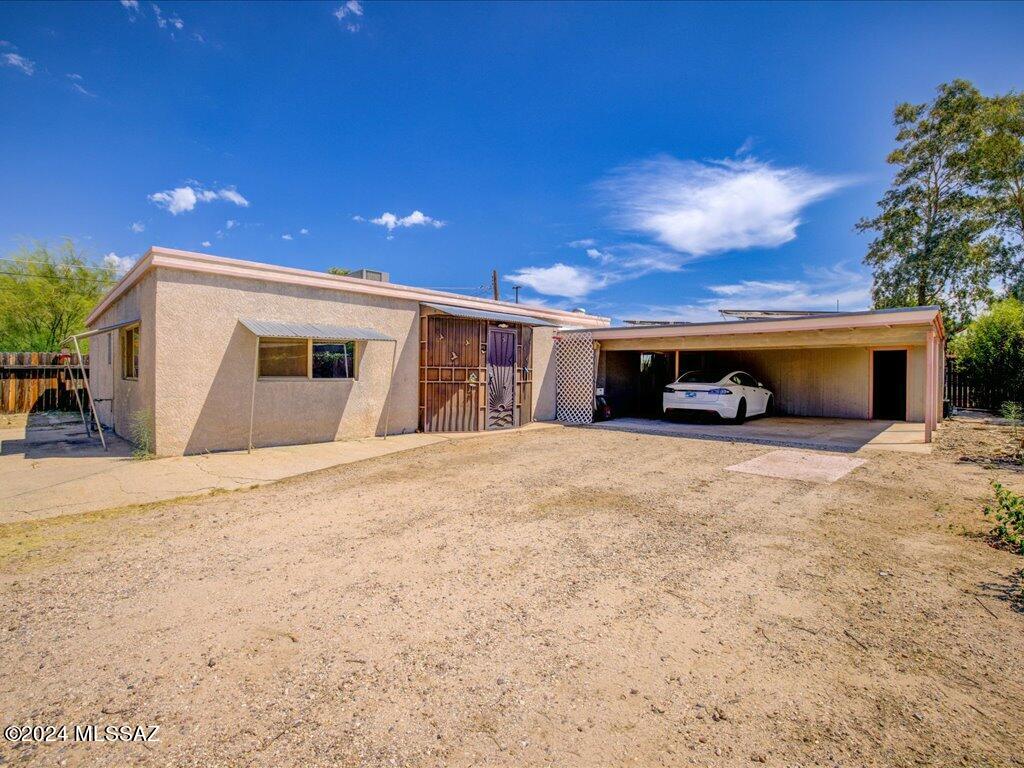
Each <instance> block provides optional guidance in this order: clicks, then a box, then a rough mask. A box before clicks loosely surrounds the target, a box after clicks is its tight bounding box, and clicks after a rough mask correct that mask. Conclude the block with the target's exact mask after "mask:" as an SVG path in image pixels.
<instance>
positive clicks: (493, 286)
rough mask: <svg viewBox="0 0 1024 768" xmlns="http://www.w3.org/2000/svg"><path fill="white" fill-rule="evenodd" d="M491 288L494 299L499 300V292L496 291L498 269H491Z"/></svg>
mask: <svg viewBox="0 0 1024 768" xmlns="http://www.w3.org/2000/svg"><path fill="white" fill-rule="evenodd" d="M491 290H492V291H493V292H494V300H495V301H500V300H501V294H500V293H498V270H496V269H492V270H491Z"/></svg>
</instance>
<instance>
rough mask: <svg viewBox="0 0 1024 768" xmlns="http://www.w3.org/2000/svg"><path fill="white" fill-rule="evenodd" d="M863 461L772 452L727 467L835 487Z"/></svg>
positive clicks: (864, 460)
mask: <svg viewBox="0 0 1024 768" xmlns="http://www.w3.org/2000/svg"><path fill="white" fill-rule="evenodd" d="M866 461H867V460H866V459H856V458H853V457H851V456H832V455H829V454H827V453H810V452H807V451H772V452H771V453H766V454H764V455H763V456H758V457H757V458H755V459H749V460H748V461H743V462H740V463H739V464H733V465H732V466H731V467H726V469H728V470H729V471H730V472H743V473H745V474H748V475H762V476H764V477H780V478H783V479H784V480H804V481H807V482H810V483H834V482H835V481H836V480H838V479H839V478H841V477H843V476H844V475H847V474H849V473H850V472H852V471H853V470H855V469H856V468H857V467H859V466H861V465H862V464H864V463H866Z"/></svg>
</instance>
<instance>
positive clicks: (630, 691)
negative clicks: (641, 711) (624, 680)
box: [629, 688, 640, 696]
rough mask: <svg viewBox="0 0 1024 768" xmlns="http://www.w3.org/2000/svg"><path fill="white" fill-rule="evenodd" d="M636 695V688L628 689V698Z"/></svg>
mask: <svg viewBox="0 0 1024 768" xmlns="http://www.w3.org/2000/svg"><path fill="white" fill-rule="evenodd" d="M638 693H640V691H638V690H637V689H636V688H630V689H629V695H630V696H636V695H637V694H638Z"/></svg>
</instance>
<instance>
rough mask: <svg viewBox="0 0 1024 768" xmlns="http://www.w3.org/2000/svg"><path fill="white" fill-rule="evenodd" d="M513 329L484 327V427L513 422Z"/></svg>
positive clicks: (501, 425)
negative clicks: (485, 345)
mask: <svg viewBox="0 0 1024 768" xmlns="http://www.w3.org/2000/svg"><path fill="white" fill-rule="evenodd" d="M515 392H516V332H515V331H514V330H511V329H506V328H490V329H488V331H487V428H488V429H506V428H508V427H514V426H515V413H516V403H515Z"/></svg>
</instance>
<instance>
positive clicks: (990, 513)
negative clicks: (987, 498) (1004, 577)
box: [985, 480, 1024, 555]
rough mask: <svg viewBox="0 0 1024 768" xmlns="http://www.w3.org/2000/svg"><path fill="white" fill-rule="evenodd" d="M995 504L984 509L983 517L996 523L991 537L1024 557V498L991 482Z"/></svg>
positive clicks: (1003, 486) (999, 484)
mask: <svg viewBox="0 0 1024 768" xmlns="http://www.w3.org/2000/svg"><path fill="white" fill-rule="evenodd" d="M992 488H993V490H994V491H995V493H996V500H995V504H994V505H991V506H986V507H985V517H988V518H992V519H993V520H995V521H996V526H995V528H993V529H992V531H991V534H992V536H993V537H994V538H995V539H996V540H997V541H999V542H1001V543H1002V544H1005V545H1007V546H1008V547H1010V549H1012V550H1013V551H1014V552H1017V553H1019V554H1022V555H1024V496H1021V495H1020V494H1018V493H1014V492H1013V491H1011V490H1010V489H1009V488H1007V487H1006V486H1005V485H1002V484H1001V483H997V482H996V481H994V480H993V481H992Z"/></svg>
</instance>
